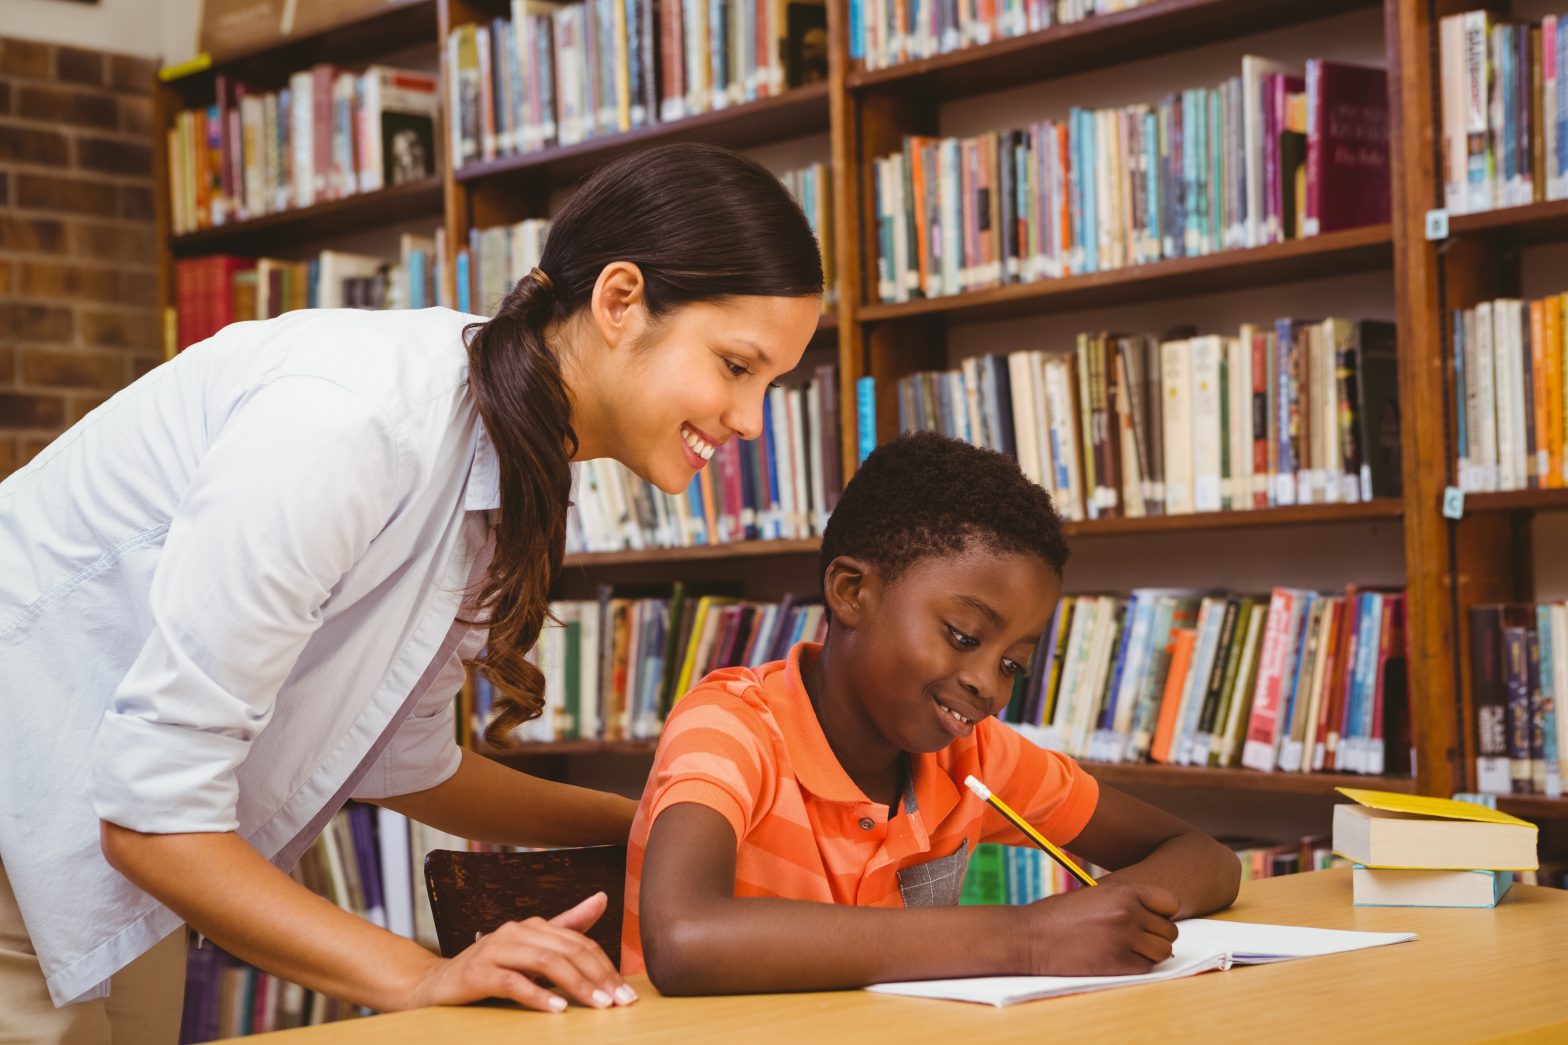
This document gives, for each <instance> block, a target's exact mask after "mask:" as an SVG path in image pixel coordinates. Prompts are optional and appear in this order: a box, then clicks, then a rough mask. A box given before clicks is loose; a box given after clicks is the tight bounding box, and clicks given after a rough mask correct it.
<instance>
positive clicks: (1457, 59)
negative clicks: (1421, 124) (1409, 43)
mask: <svg viewBox="0 0 1568 1045" xmlns="http://www.w3.org/2000/svg"><path fill="white" fill-rule="evenodd" d="M1438 41H1439V62H1440V67H1441V68H1440V76H1441V80H1442V87H1441V90H1440V93H1441V105H1442V124H1441V132H1442V149H1443V190H1444V203H1445V204H1446V205H1447V207H1448V210H1449V211H1450V212H1452V213H1454V214H1468V213H1473V212H1476V211H1484V210H1492V209H1493V208H1496V207H1512V206H1518V205H1521V204H1527V203H1539V202H1541V201H1542V200H1560V199H1563V198H1564V197H1568V133H1565V131H1568V128H1565V123H1568V98H1565V96H1564V94H1563V88H1564V82H1565V81H1564V79H1563V77H1564V74H1565V70H1568V22H1565V20H1564V19H1563V18H1561V17H1559V16H1557V15H1548V16H1547V17H1546V18H1545V19H1544V20H1543V21H1542V22H1541V23H1540V24H1535V23H1533V22H1526V21H1522V20H1517V19H1511V18H1509V17H1507V16H1506V15H1498V14H1496V13H1494V12H1492V11H1467V12H1464V13H1463V14H1454V15H1448V16H1446V17H1445V18H1443V19H1442V21H1441V22H1440V23H1439V28H1438Z"/></svg>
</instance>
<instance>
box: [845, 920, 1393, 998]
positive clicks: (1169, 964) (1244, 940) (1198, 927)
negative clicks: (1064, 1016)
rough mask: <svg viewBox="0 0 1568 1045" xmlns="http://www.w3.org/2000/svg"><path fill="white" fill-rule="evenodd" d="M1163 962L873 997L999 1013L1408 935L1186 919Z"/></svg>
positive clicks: (895, 990) (893, 988) (906, 988)
mask: <svg viewBox="0 0 1568 1045" xmlns="http://www.w3.org/2000/svg"><path fill="white" fill-rule="evenodd" d="M1178 929H1179V935H1178V936H1177V938H1176V942H1175V943H1174V944H1173V945H1172V947H1171V956H1170V957H1169V958H1167V959H1165V960H1164V961H1163V962H1160V963H1159V964H1158V965H1156V966H1154V968H1153V969H1151V970H1150V971H1149V972H1146V973H1141V974H1138V975H1133V976H976V977H973V978H970V979H962V980H925V981H912V982H903V983H879V984H873V985H872V986H870V987H868V988H866V989H867V990H870V991H874V992H876V993H878V994H896V995H902V996H904V997H911V998H940V999H944V1000H948V1001H965V1002H972V1003H975V1004H979V1005H994V1006H997V1007H1002V1006H1005V1005H1013V1004H1017V1003H1019V1002H1026V1001H1038V1000H1041V999H1044V998H1056V997H1061V996H1063V995H1068V994H1082V993H1084V992H1086V991H1099V990H1110V989H1113V988H1116V987H1132V986H1137V985H1139V984H1144V983H1160V982H1163V981H1166V980H1175V979H1180V978H1182V977H1184V976H1196V975H1197V974H1199V973H1204V972H1211V971H1214V970H1216V969H1229V968H1231V967H1233V966H1237V965H1263V964H1269V963H1272V962H1281V961H1290V960H1293V959H1297V958H1313V957H1320V956H1323V955H1328V954H1343V953H1345V952H1347V951H1358V950H1365V949H1367V948H1370V947H1386V946H1390V945H1392V944H1398V943H1406V942H1408V941H1410V940H1414V939H1415V938H1416V934H1415V933H1373V932H1350V931H1347V930H1340V929H1316V928H1308V927H1303V926H1292V925H1263V924H1257V923H1249V922H1232V921H1221V920H1218V919H1213V918H1189V919H1187V920H1185V921H1183V922H1181V923H1179V926H1178Z"/></svg>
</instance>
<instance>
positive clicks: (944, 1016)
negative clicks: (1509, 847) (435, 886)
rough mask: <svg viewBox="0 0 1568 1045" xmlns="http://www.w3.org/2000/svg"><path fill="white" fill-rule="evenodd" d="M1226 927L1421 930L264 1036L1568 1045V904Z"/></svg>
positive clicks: (1540, 897) (1553, 899)
mask: <svg viewBox="0 0 1568 1045" xmlns="http://www.w3.org/2000/svg"><path fill="white" fill-rule="evenodd" d="M1220 917H1227V918H1235V919H1238V920H1240V921H1253V922H1277V923H1284V924H1296V925H1315V926H1322V927H1324V928H1328V929H1366V930H1374V931H1384V932H1409V931H1414V932H1418V933H1420V934H1421V935H1420V938H1419V939H1417V940H1416V941H1414V942H1412V943H1402V944H1397V945H1395V946H1392V947H1381V948H1377V949H1374V950H1370V951H1361V952H1357V953H1351V954H1340V955H1331V956H1329V957H1325V958H1307V959H1303V960H1300V961H1291V962H1282V963H1280V964H1278V965H1265V966H1252V967H1241V968H1235V969H1231V970H1229V971H1228V972H1214V973H1207V974H1204V975H1201V976H1197V977H1191V978H1188V979H1183V980H1175V981H1171V982H1168V983H1157V984H1148V985H1145V986H1139V987H1129V988H1126V989H1119V990H1111V991H1105V992H1103V993H1099V994H1083V995H1077V996H1073V997H1067V998H1056V999H1051V1000H1046V1001H1037V1002H1028V1003H1025V1004H1022V1005H1014V1006H1011V1007H1009V1008H1006V1009H992V1008H989V1007H984V1006H978V1005H967V1004H963V1003H961V1002H947V1001H930V1000H923V999H915V998H894V997H886V996H882V995H875V994H868V993H866V992H864V991H842V992H835V993H827V994H770V995H750V996H739V997H718V998H663V997H660V996H658V994H657V993H656V992H655V991H654V990H653V988H652V986H650V985H649V984H648V982H647V980H646V979H644V978H642V977H637V978H635V979H634V980H633V981H632V983H633V986H634V987H635V988H636V990H637V991H638V993H639V994H641V995H642V1000H641V1001H639V1002H638V1003H637V1004H636V1005H633V1006H631V1007H629V1008H626V1009H613V1010H609V1011H597V1010H592V1009H578V1008H573V1009H571V1010H569V1011H568V1012H566V1013H564V1014H562V1015H559V1016H554V1015H547V1014H543V1013H535V1012H524V1011H521V1010H517V1009H505V1008H431V1009H419V1010H416V1011H414V1012H402V1013H394V1014H391V1015H386V1016H375V1017H371V1018H369V1019H361V1020H349V1021H346V1022H343V1023H334V1024H328V1025H326V1026H322V1027H310V1028H305V1029H301V1030H292V1031H283V1032H280V1033H278V1034H272V1035H266V1037H269V1038H273V1039H276V1040H277V1041H278V1042H279V1045H334V1043H342V1045H358V1043H364V1045H400V1043H405V1042H406V1043H410V1045H415V1043H417V1045H432V1043H441V1042H459V1043H463V1045H485V1043H490V1042H494V1043H497V1045H500V1043H505V1045H517V1043H518V1042H527V1043H528V1045H555V1043H560V1045H583V1043H584V1042H589V1041H615V1042H618V1043H619V1042H631V1043H637V1042H661V1043H662V1042H671V1041H678V1042H681V1043H682V1045H686V1043H691V1042H720V1041H723V1042H734V1041H743V1042H746V1043H747V1045H754V1043H760V1042H789V1043H792V1045H801V1043H806V1042H819V1041H844V1040H853V1041H855V1042H856V1043H857V1045H859V1043H862V1042H872V1041H889V1042H898V1043H900V1045H908V1043H913V1042H921V1041H951V1042H987V1043H989V1042H1001V1041H1026V1040H1027V1041H1029V1042H1031V1043H1033V1045H1038V1043H1040V1042H1042V1041H1070V1040H1073V1039H1074V1038H1077V1039H1078V1040H1083V1041H1095V1042H1107V1043H1110V1042H1127V1041H1158V1042H1161V1043H1166V1042H1182V1041H1197V1040H1204V1041H1235V1042H1246V1043H1248V1045H1255V1043H1256V1042H1257V1041H1259V1040H1260V1039H1261V1038H1266V1037H1274V1036H1283V1038H1284V1039H1286V1040H1295V1039H1303V1038H1305V1039H1307V1040H1324V1041H1327V1040H1339V1041H1370V1040H1377V1041H1444V1042H1447V1041H1477V1040H1483V1039H1485V1040H1499V1039H1508V1040H1516V1041H1523V1040H1527V1039H1528V1040H1558V1041H1563V1040H1568V978H1565V973H1564V970H1568V891H1563V890H1557V889H1544V888H1535V887H1530V886H1519V885H1516V886H1514V888H1513V890H1512V891H1511V892H1510V893H1509V894H1508V896H1507V898H1506V899H1505V900H1504V902H1503V903H1502V904H1501V905H1500V906H1499V907H1498V908H1497V909H1496V910H1490V911H1488V910H1481V911H1477V910H1435V909H1417V908H1376V907H1352V906H1351V904H1350V877H1349V872H1348V871H1346V870H1335V871H1320V872H1317V873H1314V874H1299V875H1290V876H1288V877H1284V878H1272V879H1267V880H1264V881H1260V882H1248V883H1244V884H1243V886H1242V892H1241V899H1240V900H1239V901H1238V902H1237V904H1236V906H1235V907H1233V908H1231V909H1230V910H1229V911H1227V912H1226V913H1225V914H1223V915H1221V916H1220ZM1553 1028H1555V1031H1554V1030H1553Z"/></svg>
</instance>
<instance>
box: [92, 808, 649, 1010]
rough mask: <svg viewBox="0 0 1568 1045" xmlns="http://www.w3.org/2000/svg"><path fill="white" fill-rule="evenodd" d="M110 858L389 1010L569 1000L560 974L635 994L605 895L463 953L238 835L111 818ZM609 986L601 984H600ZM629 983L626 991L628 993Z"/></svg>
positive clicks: (250, 940) (351, 996) (242, 942)
mask: <svg viewBox="0 0 1568 1045" xmlns="http://www.w3.org/2000/svg"><path fill="white" fill-rule="evenodd" d="M101 825H102V826H101V832H100V834H101V844H102V847H103V852H104V856H105V857H106V858H107V859H108V861H109V863H110V864H111V865H112V866H113V867H114V868H115V870H117V871H119V872H120V873H121V874H123V875H125V877H127V878H129V879H130V880H131V881H132V882H133V883H134V884H136V885H137V886H138V887H139V888H141V889H143V890H145V891H146V892H148V893H149V894H151V895H152V896H154V897H155V898H157V899H158V900H159V901H161V902H162V903H164V904H166V905H167V906H168V907H169V908H170V909H172V910H173V911H174V912H175V913H176V914H178V915H179V916H180V917H181V918H183V919H185V921H186V922H188V923H189V924H190V925H191V927H192V928H194V929H196V931H197V932H200V933H201V934H203V935H204V936H208V937H210V938H211V939H213V940H214V941H216V942H217V943H218V944H219V945H220V946H222V947H223V948H224V950H227V951H229V952H231V953H233V954H234V955H236V956H238V957H239V958H242V959H243V960H245V961H247V962H250V963H252V964H254V965H256V966H259V967H260V968H262V969H265V970H267V971H268V972H271V973H273V974H275V975H278V976H282V977H284V978H285V979H288V980H292V981H294V982H295V983H298V984H301V985H302V986H305V987H308V988H310V989H311V990H315V991H321V992H323V993H325V994H329V995H331V996H333V997H335V998H344V999H347V1000H348V1001H351V1002H355V1003H357V1004H361V1005H368V1006H370V1007H371V1008H373V1009H378V1010H381V1011H392V1010H397V1009H410V1008H417V1007H419V1006H422V1005H461V1004H465V1003H467V1002H472V1001H478V1000H480V999H483V998H490V997H498V998H509V999H511V1000H512V1001H515V1002H517V1003H518V1004H520V1005H525V1006H527V1007H529V1008H534V1009H546V1010H550V1011H557V1012H558V1011H560V1010H562V1009H564V1008H566V1000H565V999H564V998H562V997H561V996H560V995H558V994H554V993H552V992H550V991H547V990H545V989H544V988H543V987H540V986H539V985H538V984H536V983H533V982H532V980H531V979H529V977H531V976H535V975H544V976H548V977H549V978H550V980H551V981H552V982H554V983H555V984H556V985H558V986H559V987H560V988H561V989H562V990H563V992H564V993H566V994H569V995H571V996H572V997H574V998H576V999H577V1000H578V1001H579V1002H581V1003H582V1004H584V1005H592V1006H595V1007H603V1006H605V1005H609V1004H611V1001H612V999H614V1000H615V1001H619V1002H620V1003H621V1004H626V1003H627V1002H628V1001H632V1000H635V997H636V996H635V995H633V994H631V993H630V990H631V989H630V988H629V987H627V986H626V984H625V981H624V980H622V978H621V976H620V973H619V972H617V971H616V969H615V967H614V966H613V965H611V964H610V960H609V959H608V958H607V957H606V956H605V954H604V952H603V951H601V950H600V949H599V947H598V946H597V945H596V944H595V943H594V942H593V941H592V940H589V939H588V938H587V937H586V936H583V935H582V931H583V930H585V929H587V928H588V927H589V926H590V925H592V924H593V923H594V921H596V920H597V919H598V917H599V915H600V914H602V913H603V912H604V897H603V894H597V895H596V896H594V897H593V898H592V899H590V900H588V901H585V902H584V903H582V904H579V905H578V906H577V907H575V908H573V909H572V910H571V911H568V912H566V913H564V914H561V915H558V916H557V917H555V918H553V919H551V920H550V921H549V922H545V921H543V920H541V919H530V920H529V921H527V922H511V923H509V924H508V925H507V926H505V927H503V928H502V929H500V930H497V931H496V932H494V933H491V934H490V935H488V936H486V937H484V938H483V939H482V940H480V941H479V942H477V943H475V944H474V945H473V946H471V947H469V948H468V949H467V950H465V951H464V952H463V953H462V954H460V955H458V956H457V957H456V958H453V959H450V960H447V959H442V958H438V957H436V956H435V955H433V954H431V953H430V952H428V951H426V950H425V949H424V948H423V947H420V946H419V945H418V944H416V943H414V942H413V941H412V940H407V939H404V938H403V937H401V936H397V935H395V934H393V933H390V932H388V931H386V930H385V929H380V928H377V927H376V926H374V925H372V924H370V923H369V922H367V921H365V920H364V919H362V918H357V917H355V916H354V915H352V914H349V913H348V912H346V911H344V910H342V909H340V908H338V907H337V906H335V905H333V904H332V903H329V902H328V901H326V900H324V899H322V898H321V897H319V896H317V895H315V894H314V893H312V892H311V891H310V890H308V889H306V888H305V887H304V886H302V885H300V884H299V883H298V882H295V881H294V880H293V879H291V878H290V877H289V876H288V875H286V874H284V873H283V872H282V871H279V870H278V869H277V868H275V867H273V866H272V865H271V864H270V863H268V862H267V861H266V860H265V859H264V858H263V857H262V856H261V854H260V853H258V852H257V851H256V850H255V849H253V848H251V846H250V845H249V844H247V843H246V842H245V841H244V840H243V839H241V838H240V837H239V836H238V835H235V834H219V833H202V834H166V835H165V834H142V833H140V832H137V831H132V830H129V829H127V828H124V827H120V826H118V825H116V824H113V823H110V822H108V821H102V822H101ZM596 992H597V995H596ZM618 992H621V993H618Z"/></svg>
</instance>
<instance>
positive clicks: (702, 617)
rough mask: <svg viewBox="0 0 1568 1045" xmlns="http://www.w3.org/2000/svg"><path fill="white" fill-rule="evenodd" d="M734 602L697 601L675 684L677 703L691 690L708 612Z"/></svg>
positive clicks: (720, 599) (709, 597)
mask: <svg viewBox="0 0 1568 1045" xmlns="http://www.w3.org/2000/svg"><path fill="white" fill-rule="evenodd" d="M734 601H735V600H734V599H733V598H730V597H727V596H723V595H704V596H702V597H701V598H699V599H698V600H697V612H696V614H695V615H694V616H693V617H692V622H691V639H690V641H688V642H687V643H686V659H685V660H683V661H682V662H681V673H680V677H679V678H678V679H676V682H675V700H676V701H677V702H679V700H680V699H681V697H683V696H685V695H686V691H687V690H689V689H691V678H692V675H693V674H694V673H695V672H696V670H697V659H698V656H699V655H700V653H701V652H702V637H703V633H704V632H705V631H706V630H707V624H708V613H709V611H711V610H712V609H713V608H714V607H715V606H727V605H729V604H730V603H732V602H734Z"/></svg>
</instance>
